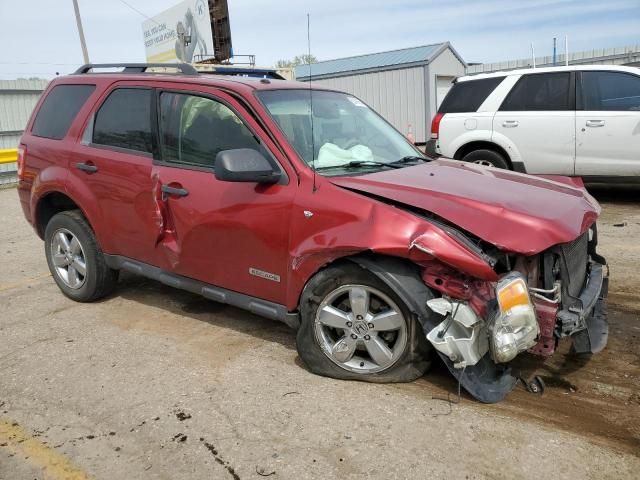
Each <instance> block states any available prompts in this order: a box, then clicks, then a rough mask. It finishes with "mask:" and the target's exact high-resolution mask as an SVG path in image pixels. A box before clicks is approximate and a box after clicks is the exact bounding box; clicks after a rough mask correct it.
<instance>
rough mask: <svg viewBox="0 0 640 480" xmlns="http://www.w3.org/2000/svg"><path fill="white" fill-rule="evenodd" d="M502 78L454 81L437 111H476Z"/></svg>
mask: <svg viewBox="0 0 640 480" xmlns="http://www.w3.org/2000/svg"><path fill="white" fill-rule="evenodd" d="M504 78H505V77H491V78H483V79H481V80H469V81H466V82H457V83H454V84H453V87H451V90H449V93H447V96H446V97H444V100H443V101H442V105H440V109H439V110H438V112H440V113H467V112H475V111H477V110H478V108H480V105H482V103H483V102H484V101H485V100H486V99H487V97H488V96H489V94H490V93H491V92H493V90H494V89H495V88H496V87H497V86H498V85H500V83H502V80H504Z"/></svg>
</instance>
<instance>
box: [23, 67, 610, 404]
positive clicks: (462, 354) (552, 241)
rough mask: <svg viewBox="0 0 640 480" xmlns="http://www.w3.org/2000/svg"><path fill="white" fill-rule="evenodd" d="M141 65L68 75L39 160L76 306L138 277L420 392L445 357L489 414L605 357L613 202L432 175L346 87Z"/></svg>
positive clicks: (492, 173) (567, 187) (322, 363)
mask: <svg viewBox="0 0 640 480" xmlns="http://www.w3.org/2000/svg"><path fill="white" fill-rule="evenodd" d="M121 67H123V70H122V71H120V72H118V73H97V70H98V69H97V66H91V65H88V66H85V67H83V68H81V69H80V70H78V72H76V74H73V75H69V76H66V77H61V78H57V79H56V80H54V81H53V82H51V84H50V85H49V87H48V88H47V90H46V92H45V93H44V95H43V96H42V99H41V100H40V102H39V104H38V105H37V107H36V109H35V112H34V114H33V115H32V118H31V120H30V122H29V124H28V126H27V129H26V131H25V134H24V136H23V137H22V141H21V145H20V148H19V172H18V173H19V195H20V200H21V204H22V208H23V210H24V214H25V216H26V218H27V220H28V221H29V222H30V223H31V224H32V225H33V226H34V228H35V230H36V232H37V233H38V235H39V236H40V237H41V238H42V239H43V240H44V246H45V255H46V258H47V262H48V264H49V268H50V270H51V273H52V275H53V278H54V280H55V281H56V283H57V284H58V286H59V287H60V289H61V290H62V292H63V293H64V294H65V295H67V296H68V297H70V298H72V299H74V300H77V301H80V302H89V301H92V300H96V299H98V298H100V297H103V296H105V295H107V294H109V293H110V292H112V291H113V289H114V286H115V285H116V282H117V278H118V272H119V270H128V271H130V272H134V273H136V274H139V275H144V276H147V277H149V278H152V279H155V280H158V281H160V282H162V283H164V284H167V285H171V286H173V287H177V288H182V289H186V290H189V291H191V292H195V293H198V294H200V295H203V296H204V297H206V298H208V299H211V300H214V301H216V302H222V303H227V304H230V305H234V306H236V307H240V308H244V309H247V310H249V311H251V312H253V313H256V314H259V315H262V316H265V317H268V318H272V319H275V320H280V321H283V322H285V323H287V324H288V325H290V326H292V327H294V328H296V329H297V347H298V352H299V354H300V357H301V358H302V359H303V361H304V363H305V364H306V365H307V366H308V368H309V369H310V370H311V371H312V372H314V373H318V374H321V375H327V376H331V377H335V378H341V379H356V380H366V381H372V382H406V381H411V380H413V379H415V378H417V377H419V376H421V375H422V374H423V373H424V372H425V370H426V369H427V367H428V366H429V364H430V360H431V358H432V352H433V350H435V351H436V352H437V353H438V355H439V357H440V358H441V359H442V361H444V363H445V364H446V365H447V366H448V368H449V369H450V371H451V373H452V374H453V375H454V376H455V377H456V378H457V379H458V380H459V382H460V383H461V385H462V386H463V387H464V388H465V389H466V390H467V391H468V392H469V393H470V394H471V395H473V396H474V397H475V398H477V399H478V400H480V401H482V402H496V401H499V400H501V399H502V398H504V396H505V395H506V394H507V393H508V392H509V391H510V390H511V389H512V388H513V386H514V384H515V381H516V379H515V377H514V376H513V374H512V372H511V369H510V368H509V363H510V362H511V361H512V360H513V359H514V358H515V357H516V356H517V355H519V354H520V353H523V352H529V353H531V354H534V355H542V356H548V355H552V354H553V353H554V350H555V349H556V346H557V345H558V342H559V341H561V340H563V339H565V338H567V337H568V339H569V341H572V342H573V350H574V351H575V352H577V353H588V352H592V353H593V352H598V351H600V350H602V349H603V348H604V346H605V344H606V341H607V332H608V324H607V318H606V294H607V276H608V275H607V267H606V262H605V260H604V259H603V258H602V257H601V256H599V255H598V254H597V253H596V244H597V231H596V223H595V222H596V219H597V217H598V215H599V213H600V207H599V206H598V204H597V203H596V201H595V200H594V199H593V198H592V197H591V196H590V195H589V194H588V193H587V192H586V191H585V190H584V188H582V185H581V183H580V182H579V181H576V180H572V179H568V178H562V177H558V178H540V177H532V176H528V175H524V174H520V173H515V172H509V171H505V170H498V169H495V168H491V167H484V166H480V165H474V164H466V163H462V162H459V161H453V160H445V159H440V160H432V159H430V158H428V157H425V156H424V155H423V154H422V153H421V152H419V151H418V150H416V149H415V148H414V146H413V145H411V144H410V143H409V142H407V140H406V139H405V138H404V137H403V136H402V135H401V134H400V133H399V132H397V131H396V130H395V129H394V128H393V127H391V126H390V125H389V124H388V123H387V122H386V121H385V120H384V119H383V118H381V117H380V116H379V115H378V114H376V113H375V112H374V111H373V110H371V109H370V108H369V107H367V106H366V105H365V104H364V103H362V102H361V101H360V100H358V99H357V98H355V97H353V96H351V95H348V94H345V93H340V92H336V91H329V90H323V89H318V88H313V89H311V90H310V89H309V85H308V84H301V83H296V82H287V81H281V80H274V79H265V78H263V79H251V78H240V77H223V76H211V75H203V74H198V73H197V72H196V71H195V70H194V69H193V68H192V67H190V66H188V65H176V66H173V67H171V68H175V69H176V71H177V73H157V72H156V73H151V72H149V71H148V69H149V65H144V64H138V65H121ZM165 67H166V66H165Z"/></svg>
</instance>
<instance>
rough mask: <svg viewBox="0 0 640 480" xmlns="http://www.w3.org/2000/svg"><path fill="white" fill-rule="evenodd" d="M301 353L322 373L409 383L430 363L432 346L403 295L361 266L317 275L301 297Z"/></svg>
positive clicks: (342, 376)
mask: <svg viewBox="0 0 640 480" xmlns="http://www.w3.org/2000/svg"><path fill="white" fill-rule="evenodd" d="M300 311H301V315H302V323H301V326H300V329H299V330H298V335H297V347H298V353H299V354H300V357H301V358H302V360H303V361H304V362H305V364H306V365H307V366H308V367H309V369H310V370H311V371H312V372H314V373H317V374H320V375H325V376H329V377H333V378H340V379H352V380H365V381H372V382H409V381H412V380H415V379H416V378H418V377H420V376H421V375H422V374H423V373H424V372H425V371H426V369H427V368H428V366H429V360H428V357H429V351H430V348H429V347H430V346H429V343H428V342H427V340H426V337H425V335H424V333H423V331H422V327H421V326H420V325H418V324H417V322H416V320H415V319H414V318H413V316H412V315H411V313H410V311H409V310H408V309H407V307H406V306H405V305H404V304H403V303H402V301H401V299H400V298H398V296H397V295H396V294H395V293H394V292H393V290H391V288H389V287H388V286H387V285H386V284H384V283H383V282H382V281H381V280H380V279H378V278H377V277H376V276H374V275H373V274H371V273H369V272H367V271H365V270H363V269H362V268H360V267H358V266H356V265H350V264H345V265H341V266H337V267H330V268H328V269H326V270H324V271H322V272H320V273H318V274H317V275H316V276H315V277H314V278H312V279H311V280H310V282H309V284H308V285H307V287H306V288H305V291H304V292H303V295H302V299H301V306H300Z"/></svg>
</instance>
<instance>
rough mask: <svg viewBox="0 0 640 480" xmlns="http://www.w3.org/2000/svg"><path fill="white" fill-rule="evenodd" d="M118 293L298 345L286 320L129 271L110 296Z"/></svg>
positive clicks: (272, 340) (151, 305)
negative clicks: (284, 322) (271, 317)
mask: <svg viewBox="0 0 640 480" xmlns="http://www.w3.org/2000/svg"><path fill="white" fill-rule="evenodd" d="M114 297H121V298H123V299H126V300H131V301H134V302H136V303H140V304H143V305H148V306H150V307H154V308H161V309H163V310H165V311H168V312H170V313H173V314H175V315H180V316H183V317H187V318H190V319H193V320H198V321H200V322H204V323H208V324H210V325H214V326H216V327H221V328H228V329H231V330H234V331H236V332H238V333H242V334H247V335H251V336H253V337H256V338H258V339H260V340H265V341H268V342H275V343H278V344H280V345H282V346H284V347H285V348H287V349H290V350H295V349H296V345H295V332H294V331H293V330H292V329H291V328H289V327H288V326H287V325H285V324H283V323H280V322H277V321H275V320H270V319H267V318H263V317H260V316H258V315H254V314H252V313H251V312H248V311H246V310H242V309H239V308H236V307H233V306H231V305H226V304H223V303H218V302H214V301H213V300H209V299H207V298H205V297H202V296H200V295H197V294H195V293H191V292H187V291H185V290H180V289H177V288H173V287H169V286H167V285H164V284H162V283H160V282H157V281H155V280H150V279H147V278H144V277H140V276H137V275H134V274H131V273H128V272H121V273H120V280H119V281H118V287H117V289H116V291H115V292H114V293H113V294H112V295H111V296H110V297H109V298H114ZM105 300H108V299H105Z"/></svg>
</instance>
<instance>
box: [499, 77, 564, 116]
mask: <svg viewBox="0 0 640 480" xmlns="http://www.w3.org/2000/svg"><path fill="white" fill-rule="evenodd" d="M570 98H571V73H570V72H556V73H533V74H530V75H524V76H523V77H522V78H521V79H520V80H519V81H518V83H516V84H515V86H514V87H513V89H512V90H511V92H510V93H509V95H508V96H507V98H506V99H505V100H504V102H502V105H501V106H500V111H507V112H513V111H535V110H538V111H540V110H546V111H549V110H573V105H571V103H572V102H571V101H570Z"/></svg>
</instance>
